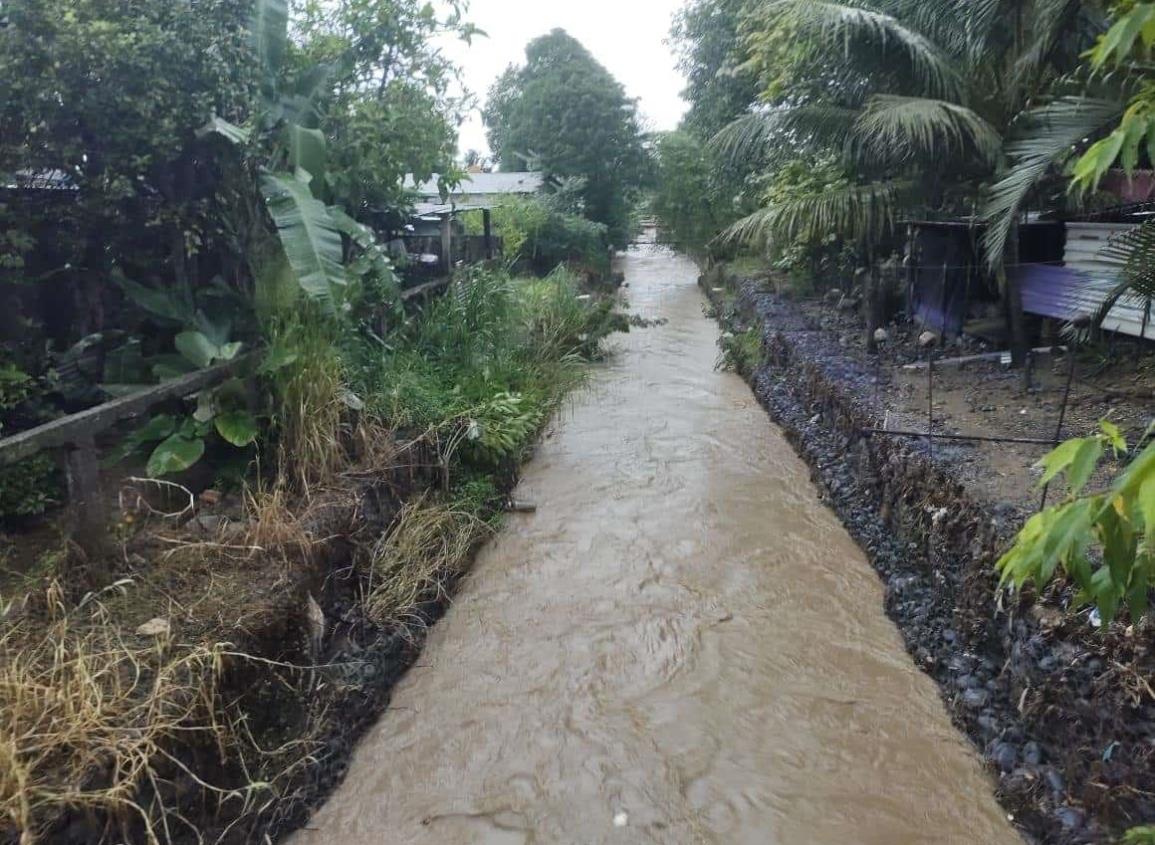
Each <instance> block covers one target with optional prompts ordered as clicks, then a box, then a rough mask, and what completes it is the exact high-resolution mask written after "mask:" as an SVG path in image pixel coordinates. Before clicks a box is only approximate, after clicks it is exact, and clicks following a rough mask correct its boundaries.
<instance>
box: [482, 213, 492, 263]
mask: <svg viewBox="0 0 1155 845" xmlns="http://www.w3.org/2000/svg"><path fill="white" fill-rule="evenodd" d="M481 221H482V226H483V228H484V230H485V259H486V261H492V260H493V211H492V210H491V209H488V208H483V209H481Z"/></svg>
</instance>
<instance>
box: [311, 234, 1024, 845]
mask: <svg viewBox="0 0 1155 845" xmlns="http://www.w3.org/2000/svg"><path fill="white" fill-rule="evenodd" d="M622 269H623V270H624V271H625V273H626V276H627V280H628V282H629V285H630V287H629V289H628V291H627V293H628V295H629V299H630V306H631V310H632V311H634V312H638V313H641V314H642V315H643V316H646V317H650V318H665V319H668V320H669V322H668V323H667V324H665V325H662V326H659V327H654V328H649V329H645V330H635V332H634V333H633V334H631V335H630V336H629V337H628V338H627V339H626V340H624V341H622V342H621V343H620V344H619V345H620V349H619V352H618V354H617V355H615V356H614V357H613V359H612V360H611V361H610V362H609V363H608V364H606V365H604V366H602V367H600V368H599V370H598V372H597V373H596V375H595V378H594V383H593V385H592V387H591V388H590V389H588V390H586V391H583V393H582V394H581V395H580V396H578V397H577V398H576V399H575V400H574V402H573V404H572V406H571V407H570V408H569V409H568V410H567V411H566V413H564V414H562V415H561V418H560V419H559V421H558V422H557V424H556V425H555V427H554V429H553V430H552V431H551V432H550V433H549V434H548V436H547V437H546V439H545V440H544V442H543V444H542V446H541V448H540V450H539V453H538V455H537V457H536V459H535V460H534V461H533V462H532V463H531V464H530V465H529V467H527V469H526V472H525V475H524V480H523V482H522V485H521V488H520V490H519V492H518V494H517V495H518V497H519V498H521V499H528V500H532V501H534V502H535V503H536V504H537V505H538V510H537V512H536V513H534V514H529V515H518V516H514V517H511V519H510V521H509V524H508V525H507V527H506V528H505V529H504V530H503V531H502V533H501V534H500V535H499V536H498V537H497V538H496V539H495V540H494V541H493V542H492V543H491V544H490V545H489V546H488V548H487V549H486V550H485V551H484V552H483V553H482V555H481V557H480V559H479V560H478V561H477V564H476V567H475V569H474V571H473V573H472V574H471V575H470V577H469V578H468V579H467V580H466V581H465V582H464V584H463V585H462V589H461V592H460V594H459V596H458V597H457V600H456V604H455V605H454V607H453V608H452V609H451V610H450V612H449V614H448V615H447V616H446V618H445V619H444V620H443V621H442V622H441V623H440V624H439V625H438V626H437V627H436V629H435V630H434V631H433V633H432V634H431V636H430V638H429V641H428V644H427V646H426V648H425V652H424V655H423V656H422V658H421V661H420V664H419V665H418V666H417V667H415V668H414V669H413V670H412V671H411V672H410V674H409V675H408V676H407V677H406V678H405V680H404V681H403V682H402V683H401V685H400V686H399V687H398V689H397V691H396V694H395V696H394V699H393V704H392V706H391V708H390V709H389V711H388V712H387V713H386V714H385V716H384V717H383V718H382V719H381V721H380V722H379V723H378V724H377V726H376V727H375V728H374V729H373V730H372V731H371V732H370V733H369V735H368V736H367V737H366V738H365V739H364V740H363V742H362V744H361V745H360V747H359V749H358V751H357V752H356V754H355V757H354V759H353V761H352V764H351V768H350V771H349V774H348V777H347V779H346V781H345V783H344V785H343V786H342V787H341V789H340V790H339V791H338V792H337V793H336V794H335V795H334V796H333V797H332V798H331V799H330V801H329V802H328V804H327V805H326V806H325V807H323V808H322V810H321V811H320V812H319V813H318V814H317V815H316V816H315V817H314V818H313V819H312V821H310V823H309V825H308V828H307V829H306V830H304V831H301V832H300V833H298V834H297V835H296V836H295V837H294V838H293V839H292V840H291V842H292V845H320V843H332V845H370V843H372V845H400V843H415V844H416V843H422V845H424V844H425V843H428V845H471V844H472V843H486V845H489V843H492V845H505V843H509V844H510V845H530V843H534V844H535V845H553V843H574V845H577V844H578V843H580V844H581V845H592V843H699V842H700V843H758V845H766V844H767V843H773V844H774V845H777V844H778V843H781V844H782V845H794V843H805V845H825V843H829V844H830V845H850V844H852V843H859V845H873V843H877V845H904V843H912V845H913V843H919V844H920V845H921V843H931V842H934V843H959V845H963V843H966V845H973V843H983V844H984V845H1001V844H1002V843H1007V845H1011V843H1020V842H1021V840H1020V839H1019V837H1018V836H1017V834H1016V833H1015V832H1014V830H1013V828H1012V827H1011V825H1010V823H1009V822H1008V821H1007V820H1006V817H1005V815H1004V813H1003V811H1002V810H1001V809H1000V808H999V806H998V804H997V803H996V801H995V799H994V798H993V796H992V791H991V784H990V783H989V782H988V780H987V777H986V776H985V774H984V773H983V771H982V769H981V766H980V764H979V761H978V758H977V756H976V755H975V753H974V752H973V751H972V749H971V748H970V747H969V746H966V745H964V742H963V740H962V738H961V737H960V735H959V734H958V733H957V732H956V731H955V730H954V728H953V727H952V726H951V724H950V721H949V719H948V717H947V715H946V712H945V710H944V708H943V705H942V703H941V702H940V700H939V698H938V693H937V689H936V687H935V685H934V683H933V682H932V681H931V680H930V679H929V678H928V677H926V676H925V675H923V674H922V673H921V672H919V671H918V670H917V668H916V667H915V666H914V665H913V663H912V662H911V660H910V658H909V657H908V656H907V653H906V652H905V650H904V649H903V645H902V642H901V639H900V637H899V634H898V632H897V630H896V629H895V627H894V626H893V625H892V623H891V622H890V621H889V620H888V619H887V618H886V616H885V614H884V611H883V595H882V588H881V586H880V583H879V581H878V578H877V576H876V575H875V573H874V571H873V570H872V569H871V568H870V565H869V564H868V562H867V561H866V559H865V558H864V556H863V553H862V552H861V551H860V550H859V549H858V547H857V546H855V544H854V542H853V541H852V540H851V539H850V537H849V536H848V535H847V533H846V532H845V530H844V529H843V528H842V526H841V525H840V524H839V522H838V520H837V519H836V517H835V516H834V515H833V514H832V513H831V512H830V511H829V510H827V508H826V507H825V506H824V505H823V504H822V503H821V502H820V500H819V497H818V493H817V491H816V489H815V488H814V486H813V485H812V483H811V482H810V479H809V474H808V472H807V470H806V468H805V466H804V465H803V464H802V463H801V461H800V460H798V458H797V457H796V456H795V454H794V453H793V451H792V450H791V448H790V446H789V445H788V444H787V442H786V441H785V440H784V439H783V437H782V436H781V434H780V433H779V432H778V431H777V430H776V429H775V428H774V427H773V426H772V425H771V423H770V422H769V420H768V419H767V417H766V416H765V414H764V413H763V412H762V410H761V409H760V408H759V407H758V405H757V404H756V402H755V401H754V399H753V397H752V396H751V393H750V391H749V389H748V388H747V386H746V385H745V384H744V383H743V382H742V381H741V380H740V379H739V378H737V377H736V376H733V375H729V374H725V373H719V372H716V371H715V367H714V365H715V363H716V360H717V347H716V341H717V329H716V326H715V324H714V323H713V321H711V320H708V319H707V318H706V317H705V316H704V314H703V305H704V299H703V297H702V295H701V293H700V292H699V290H698V289H697V287H696V284H695V278H696V275H697V274H696V270H695V267H694V266H693V265H692V264H691V263H690V262H688V261H687V260H685V259H682V258H680V257H677V256H675V255H673V254H671V253H668V252H665V251H663V250H661V249H659V248H656V247H640V248H639V249H637V250H635V251H634V252H632V253H631V254H630V255H629V256H628V257H626V258H625V259H624V262H623V267H622Z"/></svg>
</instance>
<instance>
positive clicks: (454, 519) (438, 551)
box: [365, 496, 491, 625]
mask: <svg viewBox="0 0 1155 845" xmlns="http://www.w3.org/2000/svg"><path fill="white" fill-rule="evenodd" d="M490 531H491V529H490V527H489V526H488V525H487V524H486V523H485V522H484V521H482V520H481V519H479V518H478V517H477V516H476V515H475V514H473V513H470V512H468V511H463V510H458V509H454V508H453V507H452V506H449V505H443V504H437V503H435V502H433V501H432V500H430V499H429V498H428V497H425V496H423V497H420V498H418V499H415V500H414V501H412V502H410V503H409V504H407V505H406V506H405V508H404V510H402V512H401V514H400V516H399V517H398V520H397V524H396V525H395V526H394V528H393V530H392V531H390V532H389V533H388V534H387V535H386V536H385V537H383V538H382V539H381V541H380V542H379V543H377V545H376V546H375V547H374V549H373V551H372V557H371V561H370V571H369V583H368V587H367V589H366V598H365V610H366V613H367V614H368V616H369V618H370V619H372V620H373V621H374V622H376V623H377V624H379V625H395V624H397V623H399V622H400V623H404V624H420V623H421V619H420V617H419V615H418V613H417V610H418V608H419V607H420V606H421V604H423V603H424V602H427V601H431V600H435V599H440V598H442V597H444V595H445V590H446V586H447V584H448V583H449V582H450V581H451V580H452V579H453V578H454V577H455V576H457V575H460V574H461V572H462V571H463V569H464V567H465V566H466V564H467V563H468V562H469V558H470V556H471V555H472V553H473V551H474V550H475V548H476V547H477V544H478V543H479V542H480V541H481V540H482V539H483V538H484V537H485V536H487V535H488V534H489V533H490Z"/></svg>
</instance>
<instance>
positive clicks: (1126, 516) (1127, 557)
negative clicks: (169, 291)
mask: <svg viewBox="0 0 1155 845" xmlns="http://www.w3.org/2000/svg"><path fill="white" fill-rule="evenodd" d="M1148 433H1149V434H1150V433H1151V432H1148ZM1108 453H1112V454H1114V455H1115V456H1117V457H1121V456H1124V455H1127V454H1129V450H1128V446H1127V442H1126V440H1124V438H1123V435H1122V434H1121V433H1120V431H1119V429H1118V427H1117V426H1115V425H1114V424H1112V423H1110V422H1103V423H1101V424H1100V431H1099V433H1097V434H1094V435H1092V436H1091V437H1084V438H1079V439H1076V440H1070V441H1068V442H1066V443H1064V444H1063V445H1061V446H1059V447H1058V448H1057V449H1055V450H1054V451H1053V452H1051V453H1050V454H1049V455H1047V456H1046V457H1045V458H1043V459H1042V461H1040V462H1039V466H1040V467H1041V468H1042V469H1043V477H1042V480H1041V482H1040V483H1041V484H1049V483H1051V482H1053V481H1055V480H1056V479H1058V478H1059V477H1060V476H1063V477H1064V479H1065V480H1066V483H1067V489H1068V494H1067V497H1066V498H1065V499H1064V500H1063V501H1061V502H1060V503H1059V504H1057V505H1055V506H1053V507H1050V508H1047V509H1046V510H1044V511H1042V512H1040V513H1037V514H1035V515H1034V516H1033V517H1031V519H1030V520H1029V521H1028V522H1027V524H1026V525H1025V526H1024V527H1023V530H1022V531H1020V532H1019V535H1018V537H1017V538H1016V539H1015V544H1014V546H1013V547H1012V548H1011V550H1010V551H1008V552H1007V553H1006V554H1005V555H1003V557H1002V558H1001V559H1000V560H999V562H998V568H999V571H1000V572H1001V573H1002V582H1003V583H1004V584H1006V583H1011V584H1014V585H1015V587H1022V586H1023V585H1024V584H1025V583H1027V582H1033V583H1034V584H1036V585H1037V586H1038V587H1040V588H1041V587H1045V586H1046V585H1047V584H1048V583H1050V581H1051V580H1052V579H1053V578H1054V577H1055V574H1056V573H1057V572H1058V570H1059V569H1060V567H1061V568H1062V570H1063V571H1064V572H1065V573H1066V574H1067V576H1068V577H1069V578H1070V579H1071V580H1072V581H1073V582H1074V584H1075V585H1076V586H1077V587H1078V588H1079V593H1078V595H1077V596H1076V597H1075V602H1074V603H1075V605H1076V606H1077V607H1085V606H1087V605H1094V606H1095V607H1096V608H1097V609H1098V611H1099V613H1100V616H1101V618H1102V620H1103V623H1104V624H1107V623H1109V622H1110V621H1111V620H1112V619H1114V618H1115V615H1116V613H1117V612H1118V610H1119V608H1120V607H1122V606H1124V605H1125V606H1126V607H1127V608H1128V609H1129V610H1130V611H1131V618H1132V619H1135V620H1138V619H1139V617H1140V616H1142V615H1143V614H1144V613H1146V612H1147V608H1148V605H1149V599H1150V592H1151V588H1152V586H1155V443H1152V444H1151V445H1149V446H1147V448H1146V449H1144V450H1143V451H1141V452H1140V453H1139V454H1138V455H1137V456H1135V457H1134V459H1133V460H1132V461H1131V462H1130V463H1129V464H1128V466H1127V468H1126V469H1124V470H1123V471H1122V472H1121V473H1119V475H1118V477H1117V478H1115V480H1114V482H1113V483H1111V485H1110V486H1108V487H1107V488H1106V489H1104V490H1101V491H1099V492H1096V493H1094V494H1090V495H1088V494H1086V493H1085V492H1084V490H1085V489H1086V487H1087V485H1088V483H1089V482H1090V481H1091V478H1092V476H1093V475H1094V473H1095V471H1096V469H1098V467H1099V464H1100V462H1101V461H1102V460H1103V458H1104V456H1105V455H1107V454H1108Z"/></svg>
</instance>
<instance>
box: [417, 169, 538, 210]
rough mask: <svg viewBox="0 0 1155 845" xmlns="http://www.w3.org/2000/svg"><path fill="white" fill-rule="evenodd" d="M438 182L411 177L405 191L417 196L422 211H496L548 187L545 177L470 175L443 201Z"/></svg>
mask: <svg viewBox="0 0 1155 845" xmlns="http://www.w3.org/2000/svg"><path fill="white" fill-rule="evenodd" d="M439 182H440V177H438V176H434V177H433V178H432V179H430V180H429V181H428V182H420V183H419V182H415V181H414V180H413V179H412V177H410V178H408V179H406V180H405V188H406V190H409V191H411V192H412V193H413V194H414V195H415V196H416V198H417V206H418V209H419V210H420V209H421V208H422V207H428V206H436V207H441V206H445V205H452V206H464V205H471V206H478V207H484V208H495V207H497V206H499V205H501V204H502V203H503V202H507V201H508V200H509V199H510V197H530V196H533V195H534V194H536V193H538V192H539V191H541V189H542V187H544V185H545V174H544V173H539V172H525V173H470V174H467V175H466V177H465V178H464V179H463V180H462V182H461V184H460V185H458V186H457V187H455V188H454V189H453V190H451V191H449V193H448V195H447V196H446V197H444V198H443V197H442V194H441V187H440V184H439Z"/></svg>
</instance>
